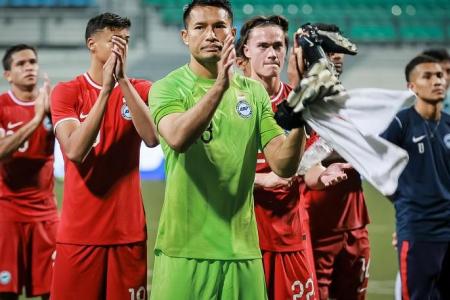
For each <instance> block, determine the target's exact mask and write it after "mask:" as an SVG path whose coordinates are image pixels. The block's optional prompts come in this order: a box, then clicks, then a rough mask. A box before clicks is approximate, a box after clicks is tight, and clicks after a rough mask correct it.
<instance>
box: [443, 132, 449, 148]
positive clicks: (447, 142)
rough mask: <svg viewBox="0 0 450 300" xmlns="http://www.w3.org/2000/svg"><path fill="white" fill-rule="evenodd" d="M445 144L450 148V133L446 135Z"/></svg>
mask: <svg viewBox="0 0 450 300" xmlns="http://www.w3.org/2000/svg"><path fill="white" fill-rule="evenodd" d="M444 145H445V147H447V149H450V133H447V134H446V135H444Z"/></svg>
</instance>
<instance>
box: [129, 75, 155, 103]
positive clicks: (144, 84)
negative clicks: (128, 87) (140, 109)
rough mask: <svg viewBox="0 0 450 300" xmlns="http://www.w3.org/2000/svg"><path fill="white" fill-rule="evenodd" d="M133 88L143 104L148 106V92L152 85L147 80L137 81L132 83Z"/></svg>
mask: <svg viewBox="0 0 450 300" xmlns="http://www.w3.org/2000/svg"><path fill="white" fill-rule="evenodd" d="M133 86H134V88H135V89H136V91H137V92H138V94H139V96H141V99H142V100H143V101H144V102H145V104H148V94H149V92H150V88H151V86H152V83H151V82H150V81H148V80H143V79H137V80H135V81H134V82H133Z"/></svg>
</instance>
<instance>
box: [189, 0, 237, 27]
mask: <svg viewBox="0 0 450 300" xmlns="http://www.w3.org/2000/svg"><path fill="white" fill-rule="evenodd" d="M196 6H215V7H219V8H223V9H225V10H226V11H227V13H228V16H229V17H230V20H231V23H233V10H232V9H231V4H230V1H228V0H192V2H191V3H189V4H188V5H186V7H185V8H184V12H183V24H184V28H187V19H188V18H189V15H190V14H191V11H192V9H193V8H194V7H196Z"/></svg>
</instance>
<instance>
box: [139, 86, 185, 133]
mask: <svg viewBox="0 0 450 300" xmlns="http://www.w3.org/2000/svg"><path fill="white" fill-rule="evenodd" d="M148 103H149V106H150V112H151V113H152V116H153V121H154V122H155V124H156V127H157V128H158V125H159V121H161V119H162V118H163V117H165V116H167V115H169V114H172V113H181V112H185V111H186V108H185V105H184V101H183V99H181V96H180V94H179V93H178V92H177V87H176V86H174V85H171V84H170V80H164V79H163V80H160V81H157V82H155V83H154V84H153V86H152V88H151V90H150V93H149V95H148Z"/></svg>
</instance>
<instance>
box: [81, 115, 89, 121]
mask: <svg viewBox="0 0 450 300" xmlns="http://www.w3.org/2000/svg"><path fill="white" fill-rule="evenodd" d="M87 116H88V115H87V114H83V113H80V120H83V119H86V118H87Z"/></svg>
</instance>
